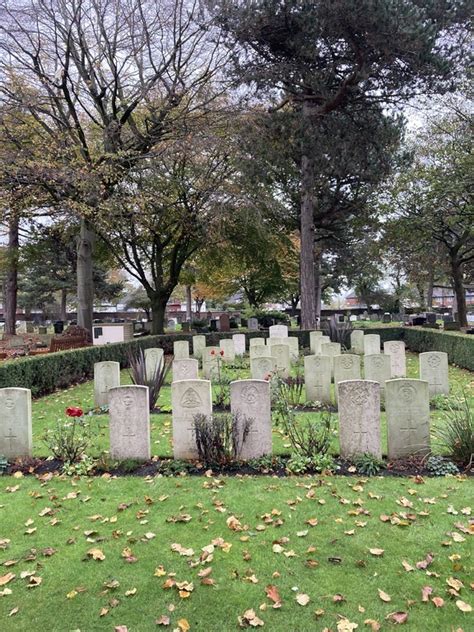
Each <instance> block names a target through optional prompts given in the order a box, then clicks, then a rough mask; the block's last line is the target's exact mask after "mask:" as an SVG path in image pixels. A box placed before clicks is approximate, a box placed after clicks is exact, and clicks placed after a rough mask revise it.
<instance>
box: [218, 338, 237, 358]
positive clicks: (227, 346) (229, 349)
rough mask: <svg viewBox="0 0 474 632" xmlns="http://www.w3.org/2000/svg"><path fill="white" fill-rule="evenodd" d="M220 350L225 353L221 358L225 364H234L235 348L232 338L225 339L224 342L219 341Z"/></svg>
mask: <svg viewBox="0 0 474 632" xmlns="http://www.w3.org/2000/svg"><path fill="white" fill-rule="evenodd" d="M219 348H220V350H221V351H223V352H224V355H223V356H221V357H222V360H223V362H225V363H226V364H229V363H232V362H234V360H235V347H234V341H233V340H232V338H224V339H223V340H219Z"/></svg>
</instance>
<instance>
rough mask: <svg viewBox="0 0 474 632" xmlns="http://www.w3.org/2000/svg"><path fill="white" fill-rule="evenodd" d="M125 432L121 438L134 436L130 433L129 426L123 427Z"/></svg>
mask: <svg viewBox="0 0 474 632" xmlns="http://www.w3.org/2000/svg"><path fill="white" fill-rule="evenodd" d="M125 430H126V432H124V433H123V435H122V436H123V437H134V436H135V432H133V431H132V428H131V427H130V424H127V425H126V427H125Z"/></svg>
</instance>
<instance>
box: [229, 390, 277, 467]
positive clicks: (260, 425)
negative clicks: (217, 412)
mask: <svg viewBox="0 0 474 632" xmlns="http://www.w3.org/2000/svg"><path fill="white" fill-rule="evenodd" d="M230 409H231V412H232V415H235V417H234V419H235V422H236V423H237V428H238V433H237V437H238V445H239V446H240V454H239V458H241V459H258V458H259V457H261V456H264V455H265V454H271V453H272V417H271V407H270V384H269V382H266V381H264V380H239V381H236V382H231V385H230ZM249 422H250V425H249V426H248V427H247V428H246V423H249ZM245 430H246V431H247V436H246V437H245V441H244V432H245Z"/></svg>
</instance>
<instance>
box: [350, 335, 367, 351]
mask: <svg viewBox="0 0 474 632" xmlns="http://www.w3.org/2000/svg"><path fill="white" fill-rule="evenodd" d="M351 350H352V352H353V353H360V354H363V353H364V332H363V331H362V329H354V331H353V332H352V333H351Z"/></svg>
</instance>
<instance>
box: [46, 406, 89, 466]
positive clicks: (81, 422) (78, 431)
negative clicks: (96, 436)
mask: <svg viewBox="0 0 474 632" xmlns="http://www.w3.org/2000/svg"><path fill="white" fill-rule="evenodd" d="M79 413H80V414H79ZM66 414H67V416H68V417H69V421H66V422H58V423H57V424H56V427H55V428H54V429H52V430H49V431H48V432H47V433H46V435H45V437H44V442H45V443H46V445H47V447H48V449H49V450H50V451H51V452H52V454H53V455H54V456H55V457H56V458H57V459H61V461H64V462H65V463H75V462H77V461H79V460H80V459H81V458H82V457H83V455H84V454H85V453H86V451H87V449H88V448H89V446H90V444H91V439H92V435H91V431H90V426H89V424H88V423H87V422H86V421H85V419H84V416H83V413H82V410H81V409H80V408H68V409H67V410H66Z"/></svg>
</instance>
